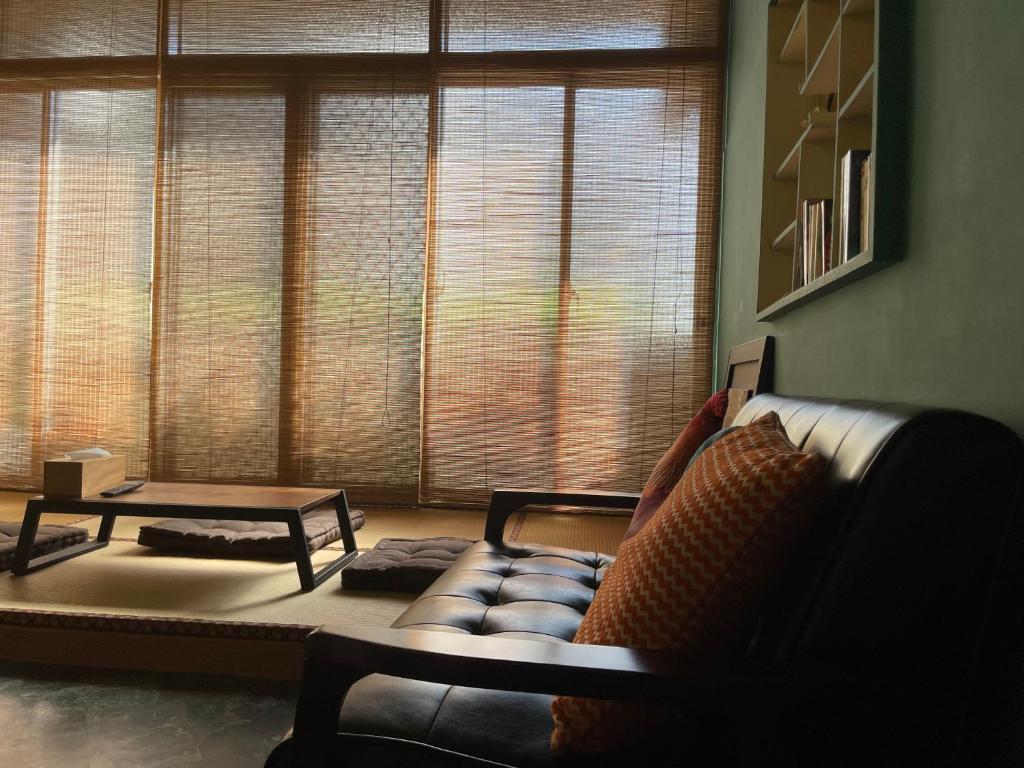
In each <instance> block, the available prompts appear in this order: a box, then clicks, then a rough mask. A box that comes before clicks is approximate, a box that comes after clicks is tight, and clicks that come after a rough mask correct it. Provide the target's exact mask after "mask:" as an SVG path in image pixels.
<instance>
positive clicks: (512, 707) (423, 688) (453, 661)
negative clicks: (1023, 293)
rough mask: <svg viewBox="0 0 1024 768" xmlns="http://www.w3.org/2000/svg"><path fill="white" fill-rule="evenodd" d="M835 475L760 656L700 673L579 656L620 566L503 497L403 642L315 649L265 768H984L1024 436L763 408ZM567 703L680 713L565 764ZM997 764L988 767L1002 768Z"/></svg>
mask: <svg viewBox="0 0 1024 768" xmlns="http://www.w3.org/2000/svg"><path fill="white" fill-rule="evenodd" d="M768 410H775V411H777V412H778V413H779V414H780V416H781V419H782V422H783V423H784V424H785V426H786V430H787V432H788V433H789V435H790V438H791V439H792V440H793V441H794V442H795V443H797V444H798V445H800V446H802V447H803V448H804V449H805V450H810V451H816V452H818V453H820V454H823V455H824V456H826V457H827V458H828V459H829V462H830V463H829V469H828V488H827V491H826V495H825V498H824V501H823V503H822V507H821V509H820V512H819V514H818V516H817V518H816V522H815V524H814V526H813V528H812V530H811V531H810V533H809V535H808V536H807V538H806V540H805V542H804V543H803V545H802V546H801V548H800V550H799V552H798V555H797V557H795V558H794V559H793V561H792V563H791V564H790V566H789V568H788V570H787V572H786V574H785V576H784V578H783V580H782V583H781V587H780V588H779V589H778V590H777V592H776V593H775V594H774V595H773V597H772V600H771V602H770V604H769V606H768V607H767V608H766V610H765V611H764V613H763V615H762V616H761V618H760V620H759V621H758V623H757V626H755V627H752V628H751V633H750V640H749V644H748V645H747V647H746V649H745V651H743V652H740V653H731V654H723V655H722V656H721V657H717V658H714V659H707V660H702V661H695V660H689V661H686V660H683V659H681V658H678V657H677V656H676V655H674V654H671V653H667V652H649V651H635V650H629V649H624V648H611V647H598V646H576V645H572V644H570V642H569V641H571V639H572V637H573V635H574V633H575V631H576V627H577V625H578V624H579V622H580V619H581V618H582V616H583V614H584V613H585V611H586V609H587V606H588V605H589V604H590V601H591V599H592V598H593V595H594V590H595V589H597V588H598V586H599V585H600V582H601V577H602V575H603V573H604V571H605V569H606V568H607V566H608V565H609V564H610V563H611V562H613V557H611V556H609V555H604V554H597V553H592V552H580V551H574V550H564V549H556V548H551V547H545V546H541V545H536V546H534V545H523V546H519V545H508V544H505V543H502V541H501V536H502V531H503V526H504V522H505V519H506V518H507V516H508V515H509V514H510V513H511V512H513V511H515V510H516V509H518V508H520V507H522V506H524V505H526V504H529V503H534V502H538V501H540V502H549V503H551V502H558V503H563V504H581V505H585V504H593V503H595V502H599V503H602V504H605V505H612V506H619V507H626V508H628V507H630V506H632V505H635V503H636V499H637V495H635V494H610V495H606V494H595V493H590V492H579V493H576V492H570V493H562V494H551V493H546V492H544V491H496V492H495V494H494V497H493V503H492V509H491V513H490V517H489V519H488V523H487V532H486V540H485V541H483V542H481V543H479V544H477V545H476V546H474V547H472V548H471V549H470V550H468V551H467V552H466V553H465V554H463V555H462V556H461V557H460V559H459V560H458V561H456V563H455V565H454V566H453V567H452V568H451V569H450V570H449V571H448V572H447V573H446V574H445V575H444V576H443V577H442V578H441V579H439V580H438V581H437V582H436V583H435V584H434V585H433V586H432V587H431V588H430V589H428V590H427V591H426V592H425V593H424V594H423V595H422V596H421V597H420V598H419V599H418V600H417V601H416V602H415V603H413V604H412V606H410V608H409V609H408V610H407V611H406V612H405V613H404V614H403V615H402V616H401V617H400V618H399V619H398V620H397V621H396V622H395V623H394V625H393V627H392V628H390V629H380V628H356V627H350V626H346V625H345V624H344V623H339V624H337V625H330V626H325V627H323V628H321V629H320V630H318V631H316V632H314V633H313V634H312V635H311V636H310V637H309V639H308V641H307V646H306V647H307V651H306V666H305V670H304V677H303V681H302V686H301V692H300V699H299V703H298V708H297V711H296V720H295V726H294V730H293V735H292V737H291V738H290V739H288V740H286V741H285V742H283V743H282V744H281V745H280V746H279V747H278V748H277V749H276V750H275V751H274V753H273V754H272V755H271V757H270V758H269V759H268V763H267V765H268V766H286V765H290V766H304V767H305V766H327V765H330V766H375V767H377V768H379V767H381V766H435V765H437V766H440V765H444V766H449V765H473V766H476V765H513V766H530V767H533V766H556V765H557V766H565V765H586V766H588V767H592V766H597V765H604V764H608V765H613V764H614V765H696V766H701V765H714V766H719V765H776V764H782V763H784V764H787V765H888V764H893V765H895V764H900V765H942V764H954V763H962V764H968V765H977V764H983V763H984V762H986V761H987V760H988V758H993V755H988V756H987V757H986V755H985V751H986V750H988V751H989V752H992V753H994V752H995V751H996V750H995V749H994V748H993V744H994V743H995V742H994V739H995V734H994V732H995V730H996V728H997V726H998V725H999V724H1000V721H999V719H998V717H995V716H996V715H997V714H999V713H1002V714H1003V715H1004V716H1005V712H1006V710H1007V707H1008V701H1009V699H1008V696H1010V695H1011V694H1012V691H1011V690H1010V688H1011V687H1012V685H1013V681H1012V679H1011V676H1010V673H1011V665H1012V662H1013V661H1014V659H1015V655H1016V651H1017V648H1018V644H1017V632H1016V629H1017V624H1016V618H1017V604H1018V603H1019V602H1020V601H1019V595H1018V586H1019V584H1018V570H1017V568H1016V564H1017V562H1018V561H1019V560H1020V559H1021V555H1022V551H1021V549H1022V548H1021V546H1020V529H1019V527H1018V524H1019V518H1020V514H1019V513H1020V497H1019V489H1020V482H1021V467H1022V452H1021V443H1020V440H1019V438H1018V437H1017V436H1016V435H1015V434H1014V433H1013V432H1011V431H1010V430H1008V429H1007V428H1005V427H1004V426H1002V425H1000V424H998V423H996V422H993V421H991V420H988V419H985V418H981V417H979V416H974V415H971V414H967V413H962V412H957V411H950V410H937V409H928V408H920V407H914V406H907V405H894V404H880V403H870V402H851V401H846V402H843V401H834V400H818V399H802V398H792V397H781V396H776V395H761V396H759V397H756V398H754V399H753V400H751V401H750V402H749V403H748V404H747V405H746V406H745V407H744V409H743V410H742V412H741V413H740V414H739V416H738V419H737V423H739V424H744V423H747V422H750V421H751V420H753V419H755V418H756V417H757V416H758V415H760V414H762V413H764V412H766V411H768ZM554 694H570V695H586V696H593V697H601V698H612V699H619V700H624V701H644V702H649V703H652V704H659V705H665V706H667V707H670V708H671V710H672V712H673V719H672V721H671V722H670V725H669V726H668V727H666V728H663V729H662V730H661V731H659V732H657V733H655V734H651V735H648V736H645V737H644V738H641V739H638V740H637V743H636V744H635V745H632V746H631V747H630V749H629V750H627V751H625V752H623V753H621V754H615V755H605V756H593V755H590V756H565V757H562V758H555V757H553V756H552V755H551V754H550V752H549V749H548V737H549V735H550V732H551V727H552V723H551V716H550V702H551V697H552V695H554ZM993 759H994V758H993Z"/></svg>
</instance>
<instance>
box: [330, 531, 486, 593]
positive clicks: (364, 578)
mask: <svg viewBox="0 0 1024 768" xmlns="http://www.w3.org/2000/svg"><path fill="white" fill-rule="evenodd" d="M475 543H476V542H474V541H470V540H469V539H454V538H448V537H439V538H435V539H381V540H380V541H379V542H377V546H375V547H374V548H373V549H371V550H370V551H369V552H367V553H366V554H363V555H360V556H359V557H357V558H356V559H355V561H353V563H352V564H351V565H349V566H348V567H347V568H345V570H343V571H342V572H341V585H342V586H343V587H345V588H346V589H383V590H388V591H390V592H422V591H423V590H425V589H426V588H427V587H429V586H430V585H431V584H433V583H434V582H435V581H436V580H437V577H438V576H440V575H441V574H442V573H444V572H445V571H446V570H448V566H450V565H451V564H452V563H453V562H455V558H457V557H458V556H459V555H461V554H462V552H463V551H464V550H465V549H467V548H468V547H470V546H471V545H473V544H475Z"/></svg>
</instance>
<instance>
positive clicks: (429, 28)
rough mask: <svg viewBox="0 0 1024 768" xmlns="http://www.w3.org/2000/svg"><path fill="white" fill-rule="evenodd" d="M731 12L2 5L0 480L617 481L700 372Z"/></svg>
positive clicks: (445, 492)
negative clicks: (68, 458)
mask: <svg viewBox="0 0 1024 768" xmlns="http://www.w3.org/2000/svg"><path fill="white" fill-rule="evenodd" d="M722 6H723V3H721V2H718V0H643V1H641V2H637V3H633V4H627V5H623V4H620V3H605V2H595V3H586V4H584V3H569V2H543V3H542V2H533V0H493V1H492V2H483V1H481V0H444V1H442V0H391V1H388V2H385V1H383V0H343V1H342V2H336V1H332V2H320V1H319V0H317V1H315V2H308V1H307V2H301V3H299V2H290V0H289V1H288V2H270V0H220V1H219V2H212V0H160V2H157V0H152V1H151V2H150V3H146V2H142V3H138V2H128V1H127V0H55V2H53V3H49V4H47V6H46V7H45V8H40V7H39V6H38V5H37V4H36V3H34V2H30V0H0V225H2V229H3V232H4V237H3V239H2V240H0V268H2V269H3V272H2V275H0V321H2V322H3V327H4V333H3V334H2V335H0V388H2V390H3V393H4V395H3V399H2V401H0V485H3V486H6V487H32V486H35V485H37V484H38V482H39V479H40V469H41V460H42V458H43V457H44V456H48V455H50V454H53V453H55V452H57V453H59V452H60V451H63V450H66V449H68V448H72V447H80V446H82V445H87V444H100V445H104V446H105V447H108V448H110V449H112V450H117V451H122V452H125V453H128V454H129V455H130V457H131V464H130V471H131V474H133V475H136V476H141V477H151V478H153V479H164V480H190V481H211V482H246V483H271V484H273V483H277V484H308V485H340V486H343V487H346V488H348V489H349V490H350V492H351V493H352V495H353V496H354V497H355V498H356V499H363V500H367V501H382V502H402V503H409V502H416V501H420V502H425V503H441V504H444V503H456V502H478V501H482V500H483V499H485V498H486V495H487V493H488V491H489V490H490V489H491V488H493V487H495V486H498V485H509V484H523V483H526V484H529V485H534V486H537V485H544V486H555V487H558V486H561V487H566V486H573V487H592V488H600V487H604V488H609V487H614V488H639V487H640V485H642V483H643V480H644V478H645V477H646V474H647V473H648V472H649V471H650V469H651V467H652V465H653V463H654V462H655V461H657V458H658V456H659V455H660V454H661V452H662V451H663V450H664V449H665V448H666V447H667V446H668V445H669V444H670V443H671V441H672V439H673V438H674V436H675V434H676V433H677V432H678V430H679V429H680V428H681V427H682V425H683V424H685V422H686V420H687V419H688V418H689V417H690V416H692V414H693V413H694V412H695V411H696V409H697V408H698V407H699V406H700V404H701V403H702V402H703V400H704V399H705V398H706V396H707V395H708V389H709V386H710V381H711V365H712V361H711V354H712V351H711V349H712V344H711V341H712V324H713V317H712V313H713V291H714V288H713V286H714V272H715V263H714V262H715V259H714V254H715V238H716V230H717V223H716V215H717V200H718V197H717V188H718V175H719V154H720V146H719V144H720V141H719V136H720V122H721V97H722V66H723V58H724V46H723V38H724V27H723V8H722Z"/></svg>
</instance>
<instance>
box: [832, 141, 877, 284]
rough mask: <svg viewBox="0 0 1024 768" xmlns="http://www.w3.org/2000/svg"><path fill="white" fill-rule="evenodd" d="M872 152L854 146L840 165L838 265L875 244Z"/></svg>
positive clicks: (837, 222)
mask: <svg viewBox="0 0 1024 768" xmlns="http://www.w3.org/2000/svg"><path fill="white" fill-rule="evenodd" d="M870 201H871V152H870V151H868V150H866V149H851V150H850V151H849V152H847V153H846V154H845V155H843V159H842V162H840V164H839V209H838V210H837V212H836V213H837V218H836V225H837V226H838V228H839V242H838V248H837V249H836V250H837V252H836V264H837V265H838V264H845V263H846V262H847V261H849V260H850V259H852V258H853V257H854V256H857V255H858V254H860V253H862V252H864V251H866V250H867V249H868V247H869V246H870V245H871V242H870V240H871V238H870V233H871V221H870V216H871V204H870Z"/></svg>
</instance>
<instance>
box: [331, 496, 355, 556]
mask: <svg viewBox="0 0 1024 768" xmlns="http://www.w3.org/2000/svg"><path fill="white" fill-rule="evenodd" d="M334 512H335V514H337V515H338V527H339V528H341V541H342V543H343V544H344V545H345V551H346V552H356V551H357V550H356V535H355V533H354V532H353V531H352V518H351V517H349V509H348V496H346V495H345V491H342V492H341V493H340V494H338V495H337V496H335V497H334Z"/></svg>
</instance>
